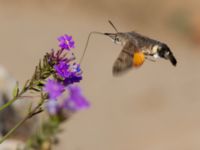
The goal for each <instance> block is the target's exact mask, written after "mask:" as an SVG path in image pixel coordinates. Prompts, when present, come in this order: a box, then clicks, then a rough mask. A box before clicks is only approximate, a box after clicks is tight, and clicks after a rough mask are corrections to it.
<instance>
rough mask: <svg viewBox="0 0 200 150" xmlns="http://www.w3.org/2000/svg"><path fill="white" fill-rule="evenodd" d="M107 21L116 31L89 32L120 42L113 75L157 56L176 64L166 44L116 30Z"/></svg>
mask: <svg viewBox="0 0 200 150" xmlns="http://www.w3.org/2000/svg"><path fill="white" fill-rule="evenodd" d="M109 23H110V25H111V26H112V27H113V28H114V30H115V31H116V33H100V32H91V33H90V34H92V33H97V34H103V35H106V36H108V37H109V38H111V39H112V40H113V42H114V43H115V44H120V45H121V46H122V47H123V48H122V50H121V52H120V54H119V56H118V58H117V59H116V60H115V62H114V65H113V70H112V72H113V75H120V74H123V73H125V72H126V71H127V70H129V69H131V68H138V67H140V66H141V65H142V64H143V63H144V61H145V60H150V61H155V59H157V58H163V59H166V60H169V61H170V62H171V64H172V65H173V66H176V64H177V60H176V58H175V57H174V54H173V53H172V51H171V50H170V48H169V47H168V45H167V44H165V43H163V42H160V41H157V40H154V39H151V38H149V37H147V36H144V35H141V34H139V33H137V32H134V31H131V32H118V30H117V29H116V27H115V26H114V25H113V23H112V22H111V21H110V20H109ZM89 37H90V35H89ZM89 37H88V41H89ZM88 41H87V43H86V47H87V44H88ZM85 50H86V48H85ZM84 53H85V51H84ZM83 56H84V54H83ZM81 61H82V58H81Z"/></svg>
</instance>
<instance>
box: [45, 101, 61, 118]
mask: <svg viewBox="0 0 200 150" xmlns="http://www.w3.org/2000/svg"><path fill="white" fill-rule="evenodd" d="M59 109H60V107H59V105H58V101H56V100H54V99H49V100H48V102H47V110H48V112H49V114H50V115H56V114H57V113H58V111H59Z"/></svg>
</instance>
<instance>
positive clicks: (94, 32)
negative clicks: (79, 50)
mask: <svg viewBox="0 0 200 150" xmlns="http://www.w3.org/2000/svg"><path fill="white" fill-rule="evenodd" d="M92 34H101V35H104V34H103V33H101V32H97V31H93V32H90V33H89V35H88V38H87V41H86V44H85V48H84V51H83V54H82V56H81V58H80V61H79V64H80V65H81V63H82V61H83V58H84V56H85V53H86V50H87V47H88V44H89V40H90V37H91V35H92Z"/></svg>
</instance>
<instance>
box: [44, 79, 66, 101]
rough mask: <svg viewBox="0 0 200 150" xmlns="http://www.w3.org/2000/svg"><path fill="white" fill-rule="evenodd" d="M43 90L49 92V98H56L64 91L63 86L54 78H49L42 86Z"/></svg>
mask: <svg viewBox="0 0 200 150" xmlns="http://www.w3.org/2000/svg"><path fill="white" fill-rule="evenodd" d="M44 91H45V92H47V93H48V94H49V98H50V99H56V98H57V97H59V96H60V95H61V94H62V92H63V91H64V86H63V85H62V84H60V83H58V82H57V81H55V80H52V79H49V80H48V81H47V82H46V84H45V86H44Z"/></svg>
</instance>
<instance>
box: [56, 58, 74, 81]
mask: <svg viewBox="0 0 200 150" xmlns="http://www.w3.org/2000/svg"><path fill="white" fill-rule="evenodd" d="M69 67H70V65H69V64H67V63H66V62H65V61H60V62H59V64H57V65H55V66H54V69H55V70H56V72H57V74H58V75H59V76H60V77H62V78H68V77H69V76H70V74H71V73H70V72H69Z"/></svg>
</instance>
